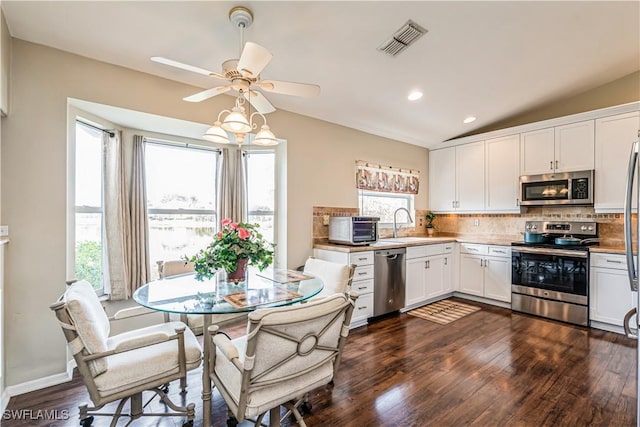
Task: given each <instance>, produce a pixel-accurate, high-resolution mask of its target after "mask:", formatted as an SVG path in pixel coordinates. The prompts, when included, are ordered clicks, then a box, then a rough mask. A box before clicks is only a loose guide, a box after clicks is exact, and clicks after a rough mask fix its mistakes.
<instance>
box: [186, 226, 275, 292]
mask: <svg viewBox="0 0 640 427" xmlns="http://www.w3.org/2000/svg"><path fill="white" fill-rule="evenodd" d="M221 225H222V230H220V231H218V232H217V233H216V235H215V238H214V240H213V242H211V243H210V244H209V246H207V247H206V248H204V249H201V250H200V251H199V252H198V253H197V254H195V255H194V256H192V257H191V258H188V259H187V260H188V261H191V262H193V264H194V267H195V271H196V274H197V276H198V277H200V278H207V279H209V278H211V277H213V275H214V274H215V273H216V271H217V270H218V269H221V268H223V269H224V270H225V271H226V272H227V278H228V279H229V281H234V282H240V281H243V280H244V277H245V271H246V267H247V264H248V263H250V264H251V265H255V266H256V267H258V269H260V271H262V270H264V269H265V268H267V267H268V266H269V265H270V264H271V263H272V262H273V245H272V244H271V243H269V242H267V241H266V240H264V238H263V236H262V234H260V232H259V231H258V228H259V227H260V226H259V225H258V224H247V223H242V222H240V223H238V222H234V221H233V220H232V219H231V218H225V219H223V220H222V222H221Z"/></svg>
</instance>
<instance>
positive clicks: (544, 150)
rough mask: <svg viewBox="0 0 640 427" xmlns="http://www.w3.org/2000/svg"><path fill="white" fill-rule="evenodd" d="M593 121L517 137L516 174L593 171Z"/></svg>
mask: <svg viewBox="0 0 640 427" xmlns="http://www.w3.org/2000/svg"><path fill="white" fill-rule="evenodd" d="M594 141H595V135H594V121H593V120H587V121H584V122H577V123H571V124H567V125H564V126H556V127H554V128H546V129H539V130H534V131H531V132H525V133H522V134H521V135H520V168H521V171H520V174H521V175H539V174H545V173H555V172H571V171H581V170H590V169H594V165H595V161H594V145H595V144H594Z"/></svg>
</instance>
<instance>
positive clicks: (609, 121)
mask: <svg viewBox="0 0 640 427" xmlns="http://www.w3.org/2000/svg"><path fill="white" fill-rule="evenodd" d="M638 130H640V113H639V112H632V113H625V114H618V115H615V116H609V117H603V118H601V119H597V120H596V142H595V145H596V175H595V178H594V184H595V191H594V194H595V203H594V207H595V209H596V211H599V212H603V211H610V212H621V211H622V210H623V209H624V196H625V188H626V184H627V169H628V164H629V155H630V154H631V146H632V144H633V142H634V141H637V140H638ZM633 194H634V195H635V194H636V192H635V191H634V193H633ZM633 206H636V203H635V199H634V202H633Z"/></svg>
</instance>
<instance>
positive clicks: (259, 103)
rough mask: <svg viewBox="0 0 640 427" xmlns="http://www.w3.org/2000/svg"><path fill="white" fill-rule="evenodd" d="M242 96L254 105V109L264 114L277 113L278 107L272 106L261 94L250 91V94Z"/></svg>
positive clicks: (246, 93) (245, 93)
mask: <svg viewBox="0 0 640 427" xmlns="http://www.w3.org/2000/svg"><path fill="white" fill-rule="evenodd" d="M242 95H243V96H244V98H245V99H246V100H247V101H249V102H250V103H251V105H253V108H255V109H256V110H257V111H258V112H260V113H262V114H268V113H272V112H274V111H276V107H274V106H273V105H271V103H270V102H269V100H268V99H267V98H266V97H265V96H264V95H263V94H261V93H260V92H256V91H255V90H250V91H248V92H244V93H243V94H242Z"/></svg>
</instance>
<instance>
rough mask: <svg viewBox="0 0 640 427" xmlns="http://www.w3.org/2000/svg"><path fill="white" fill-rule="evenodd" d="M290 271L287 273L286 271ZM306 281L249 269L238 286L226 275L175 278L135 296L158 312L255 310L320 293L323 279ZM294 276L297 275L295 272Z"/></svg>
mask: <svg viewBox="0 0 640 427" xmlns="http://www.w3.org/2000/svg"><path fill="white" fill-rule="evenodd" d="M286 271H287V270H284V272H286ZM298 274H300V275H301V276H302V277H304V278H303V280H293V281H292V279H291V277H290V278H289V279H288V280H289V281H286V283H281V282H285V280H281V282H278V281H276V280H273V279H269V278H266V277H263V276H270V273H269V271H267V270H265V271H264V272H259V271H258V270H256V269H252V268H249V270H248V272H247V279H246V280H245V281H244V282H241V283H238V284H235V283H229V282H227V280H226V275H225V274H224V272H221V273H218V274H216V275H215V276H214V277H213V278H212V279H204V280H198V279H196V276H195V274H185V275H181V276H173V277H170V278H166V279H160V280H156V281H153V282H150V283H147V284H146V285H144V286H142V287H141V288H139V289H138V290H136V291H135V293H134V294H133V299H134V300H135V301H136V302H137V303H138V304H140V305H142V306H145V307H148V308H151V309H153V310H158V311H166V312H171V313H181V314H220V313H238V312H244V311H252V310H255V309H258V308H265V307H276V306H282V305H289V304H294V303H296V302H300V301H304V300H307V299H309V298H311V297H313V296H314V295H317V294H318V293H320V291H321V290H322V288H323V283H322V280H320V279H319V278H317V277H312V276H310V275H307V274H306V273H305V274H304V275H302V273H298ZM292 275H295V273H293V272H292Z"/></svg>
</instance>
